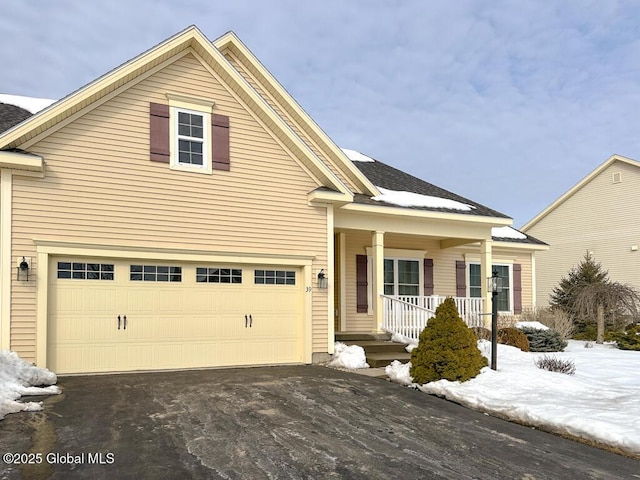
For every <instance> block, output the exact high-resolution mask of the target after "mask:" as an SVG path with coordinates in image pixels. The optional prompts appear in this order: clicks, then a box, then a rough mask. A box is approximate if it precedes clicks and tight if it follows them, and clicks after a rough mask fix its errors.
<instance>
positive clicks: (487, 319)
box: [480, 240, 493, 329]
mask: <svg viewBox="0 0 640 480" xmlns="http://www.w3.org/2000/svg"><path fill="white" fill-rule="evenodd" d="M492 245H493V240H483V241H482V242H480V275H482V282H480V291H481V294H482V298H483V299H484V304H483V306H482V310H483V311H482V313H484V314H485V315H484V316H483V322H484V326H485V327H486V328H489V329H490V328H491V300H492V299H491V292H490V291H489V289H488V288H487V278H489V277H490V276H491V275H492V273H493V272H492V268H491V267H492V264H493V261H492V258H491V257H492V255H491V251H492Z"/></svg>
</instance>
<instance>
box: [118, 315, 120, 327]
mask: <svg viewBox="0 0 640 480" xmlns="http://www.w3.org/2000/svg"><path fill="white" fill-rule="evenodd" d="M118 330H120V315H118Z"/></svg>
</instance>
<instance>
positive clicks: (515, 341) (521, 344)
mask: <svg viewBox="0 0 640 480" xmlns="http://www.w3.org/2000/svg"><path fill="white" fill-rule="evenodd" d="M498 343H502V344H503V345H510V346H512V347H517V348H519V349H520V350H522V351H523V352H528V351H529V340H528V339H527V336H526V335H525V334H524V333H522V330H520V329H519V328H515V327H507V328H501V329H500V330H498Z"/></svg>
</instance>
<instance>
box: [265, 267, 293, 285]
mask: <svg viewBox="0 0 640 480" xmlns="http://www.w3.org/2000/svg"><path fill="white" fill-rule="evenodd" d="M255 283H256V284H265V285H295V284H296V272H294V271H288V270H256V272H255Z"/></svg>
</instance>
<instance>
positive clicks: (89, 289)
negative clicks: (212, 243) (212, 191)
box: [47, 258, 304, 374]
mask: <svg viewBox="0 0 640 480" xmlns="http://www.w3.org/2000/svg"><path fill="white" fill-rule="evenodd" d="M49 271H50V272H51V277H50V281H49V318H48V320H49V326H48V329H49V331H48V339H49V340H48V349H47V352H48V366H49V368H50V369H52V370H53V371H54V372H56V373H60V374H62V373H89V372H117V371H131V370H155V369H174V368H197V367H213V366H234V365H266V364H279V363H295V362H302V361H303V359H304V357H303V354H304V352H303V314H302V312H303V308H302V275H301V271H300V270H299V269H296V268H292V267H282V268H276V267H273V266H260V265H252V266H243V265H211V264H206V263H203V264H188V263H179V262H162V261H152V262H150V261H148V260H145V261H142V260H140V261H122V260H105V259H86V258H52V259H51V265H50V270H49Z"/></svg>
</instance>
